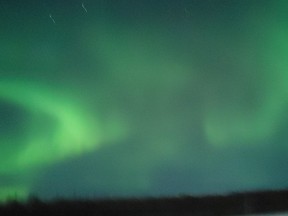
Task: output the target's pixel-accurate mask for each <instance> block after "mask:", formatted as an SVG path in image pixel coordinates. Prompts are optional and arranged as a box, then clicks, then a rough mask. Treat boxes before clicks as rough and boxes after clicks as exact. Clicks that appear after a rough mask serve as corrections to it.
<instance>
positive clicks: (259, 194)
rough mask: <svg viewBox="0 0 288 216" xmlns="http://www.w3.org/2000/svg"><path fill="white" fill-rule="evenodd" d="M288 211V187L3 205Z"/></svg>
mask: <svg viewBox="0 0 288 216" xmlns="http://www.w3.org/2000/svg"><path fill="white" fill-rule="evenodd" d="M287 211H288V190H281V191H256V192H245V193H232V194H229V195H219V196H218V195H217V196H216V195H215V196H202V197H193V196H186V195H185V196H178V197H164V198H139V199H135V198H131V199H128V198H127V199H96V200H92V199H87V200H85V199H79V200H68V199H57V200H56V199H55V200H52V201H49V202H44V201H41V200H40V199H38V198H36V197H31V198H30V199H28V200H27V201H25V202H20V201H16V200H14V201H13V200H10V201H7V202H6V203H2V204H1V205H0V215H1V216H2V215H3V216H4V215H37V216H38V215H43V216H45V215H53V216H57V215H72V216H73V215H95V216H112V215H113V216H114V215H115V216H116V215H117V216H121V215H125V216H126V215H136V216H148V215H149V216H151V215H153V216H158V215H163V216H164V215H165V216H170V215H173V216H174V215H175V216H176V215H177V216H184V215H185V216H186V215H187V216H188V215H250V214H261V213H271V214H272V213H277V212H287Z"/></svg>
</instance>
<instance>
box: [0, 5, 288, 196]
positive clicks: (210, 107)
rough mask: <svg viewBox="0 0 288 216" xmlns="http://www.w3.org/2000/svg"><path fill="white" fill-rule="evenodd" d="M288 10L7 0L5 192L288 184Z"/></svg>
mask: <svg viewBox="0 0 288 216" xmlns="http://www.w3.org/2000/svg"><path fill="white" fill-rule="evenodd" d="M82 3H83V4H85V8H86V9H87V11H86V10H84V8H83V7H82V6H81V5H82ZM287 10H288V4H287V2H286V1H284V0H283V1H282V0H276V1H257V0H252V1H248V0H243V1H238V0H230V1H227V0H214V1H211V0H205V1H198V0H191V1H188V0H180V1H176V0H175V1H172V0H167V1H151V0H146V1H144V0H139V1H132V0H105V1H104V0H97V1H93V0H86V1H84V2H81V1H77V0H72V1H57V0H40V1H36V0H29V1H27V2H25V4H23V3H16V2H13V1H5V0H1V1H0V26H1V28H0V29H1V36H0V48H1V52H0V99H1V101H0V130H1V131H0V200H5V199H7V198H11V197H13V198H26V197H27V196H29V194H36V195H37V196H39V197H41V198H55V197H56V196H63V197H72V198H73V197H75V196H76V197H78V196H83V197H89V196H92V197H110V196H120V197H123V196H151V195H152V196H162V195H178V194H208V193H225V192H232V191H239V190H251V189H276V188H285V187H287V186H288V184H287V180H288V174H287V172H286V166H287V162H288V157H287V156H288V155H287V154H288V149H287V138H288V137H287V132H286V131H287V126H288V116H287V114H286V113H287V109H288V106H287V105H288V103H287V102H288V100H287V99H288V97H287V95H288V91H287V89H288V88H287V83H288V61H287V59H288V40H287V38H288V16H287V14H288V13H287ZM51 17H52V18H51Z"/></svg>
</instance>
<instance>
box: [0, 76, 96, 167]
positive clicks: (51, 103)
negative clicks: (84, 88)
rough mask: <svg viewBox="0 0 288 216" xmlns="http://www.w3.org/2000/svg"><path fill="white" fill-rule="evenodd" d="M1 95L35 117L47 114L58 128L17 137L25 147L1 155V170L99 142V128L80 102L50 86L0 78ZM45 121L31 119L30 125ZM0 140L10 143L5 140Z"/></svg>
mask: <svg viewBox="0 0 288 216" xmlns="http://www.w3.org/2000/svg"><path fill="white" fill-rule="evenodd" d="M0 98H2V99H4V100H6V101H11V102H13V103H14V104H15V105H18V106H21V107H24V108H25V109H27V110H28V111H29V112H31V113H32V114H34V115H36V118H37V116H38V115H40V116H43V115H46V116H48V117H51V118H53V119H55V120H56V123H57V124H56V125H57V128H56V129H53V132H52V133H51V131H47V133H46V131H45V130H44V131H42V133H40V134H37V132H33V131H31V132H30V133H29V134H28V138H27V140H20V141H19V142H25V147H22V148H23V150H21V151H15V152H14V153H13V154H11V155H7V156H5V157H4V158H1V165H0V171H1V172H3V171H4V172H10V171H13V170H14V171H15V170H18V169H23V168H27V167H31V166H32V167H34V166H39V165H41V164H45V163H48V162H52V161H55V160H59V159H61V158H64V157H67V156H72V155H75V154H80V153H81V152H85V151H89V150H91V149H93V148H94V147H96V146H97V145H99V140H98V139H97V138H98V137H99V135H98V134H97V132H98V130H97V127H96V125H95V122H93V121H92V117H91V116H89V115H88V113H85V111H84V110H83V109H82V108H81V107H80V106H78V105H77V104H75V103H73V102H72V101H71V100H68V99H67V98H65V97H64V96H60V95H57V94H56V93H55V92H53V91H52V90H49V89H46V88H44V87H41V86H36V85H33V84H31V83H23V82H17V81H1V82H0ZM32 121H33V120H32ZM38 123H39V122H38ZM41 123H42V124H41ZM45 123H46V122H41V121H40V124H36V125H35V123H33V122H32V123H31V125H32V126H33V128H38V127H39V128H40V129H41V128H42V129H43V127H45ZM33 124H34V125H33ZM43 124H44V125H43ZM31 125H30V126H31ZM18 139H19V138H18ZM1 142H4V144H5V145H6V144H9V143H5V142H7V141H5V140H4V141H3V140H1ZM10 144H11V143H10ZM5 145H4V146H5Z"/></svg>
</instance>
